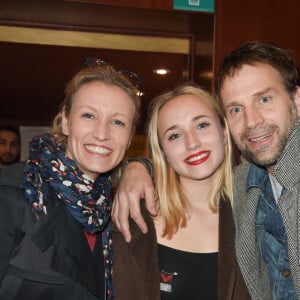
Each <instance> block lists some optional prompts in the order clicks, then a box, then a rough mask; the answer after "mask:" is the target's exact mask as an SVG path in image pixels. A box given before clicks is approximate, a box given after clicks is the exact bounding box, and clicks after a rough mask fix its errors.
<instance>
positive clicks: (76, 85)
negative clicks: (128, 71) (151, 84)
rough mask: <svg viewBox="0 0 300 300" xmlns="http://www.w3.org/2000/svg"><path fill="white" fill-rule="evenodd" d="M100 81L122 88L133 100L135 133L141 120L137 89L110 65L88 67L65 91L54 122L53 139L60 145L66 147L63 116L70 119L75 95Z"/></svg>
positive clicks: (76, 75)
mask: <svg viewBox="0 0 300 300" xmlns="http://www.w3.org/2000/svg"><path fill="white" fill-rule="evenodd" d="M93 81H99V82H102V83H104V84H106V85H111V86H118V87H119V88H121V89H122V90H123V91H124V92H125V93H126V94H127V95H128V96H129V98H130V99H131V100H132V103H133V106H134V109H135V114H134V120H133V126H132V133H134V131H135V126H136V124H137V122H138V120H139V117H140V116H139V109H140V97H139V93H138V90H137V88H136V87H134V86H132V83H131V82H130V81H129V80H128V79H127V78H126V77H125V76H124V75H122V74H121V73H119V72H118V71H117V70H116V69H115V68H114V67H112V66H110V65H103V66H101V67H92V68H89V67H86V68H84V69H82V70H80V71H79V72H78V73H76V74H75V75H74V76H73V78H72V79H71V80H70V81H69V83H68V84H67V87H66V89H65V98H64V100H63V102H62V103H61V106H60V110H59V112H58V114H57V115H56V117H55V118H54V121H53V126H52V130H51V134H52V136H53V139H54V140H55V141H56V142H57V143H59V144H64V145H66V143H67V136H66V135H64V134H63V131H62V115H63V113H64V114H65V116H66V117H69V115H70V111H71V108H72V104H73V96H74V94H75V93H76V92H77V91H78V90H79V89H80V88H81V87H82V86H83V85H84V84H87V83H89V82H93Z"/></svg>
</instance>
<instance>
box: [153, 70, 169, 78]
mask: <svg viewBox="0 0 300 300" xmlns="http://www.w3.org/2000/svg"><path fill="white" fill-rule="evenodd" d="M153 73H155V74H157V75H161V76H164V75H167V74H169V73H171V71H170V70H168V69H164V68H160V69H154V70H153Z"/></svg>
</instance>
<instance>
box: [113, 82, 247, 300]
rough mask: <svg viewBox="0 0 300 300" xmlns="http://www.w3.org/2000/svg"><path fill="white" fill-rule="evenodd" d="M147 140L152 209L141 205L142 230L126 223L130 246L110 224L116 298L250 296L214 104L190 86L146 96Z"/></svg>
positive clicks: (222, 127)
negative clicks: (238, 256)
mask: <svg viewBox="0 0 300 300" xmlns="http://www.w3.org/2000/svg"><path fill="white" fill-rule="evenodd" d="M148 139H149V152H150V157H151V160H152V163H153V171H154V178H153V179H154V183H155V193H156V201H157V202H156V203H157V210H158V215H157V216H156V217H153V218H151V217H149V215H147V213H145V210H144V217H145V218H146V222H147V226H148V229H149V232H148V234H147V235H143V234H142V233H141V232H140V231H139V229H138V228H137V226H136V225H135V224H134V222H132V223H131V230H132V240H131V242H130V243H129V245H127V244H126V243H125V242H124V239H123V237H122V236H121V233H118V232H117V229H115V230H116V233H115V238H114V241H115V261H116V262H118V264H119V263H120V264H122V265H123V267H122V268H121V267H119V268H118V269H116V270H115V273H114V280H115V282H116V284H115V288H116V299H149V300H150V299H152V300H153V299H162V300H175V299H236V300H242V299H249V296H248V292H247V289H246V287H245V285H244V282H243V279H242V277H241V274H240V271H239V269H238V266H237V263H236V259H235V248H234V222H233V216H232V208H231V202H232V165H231V161H232V156H231V143H230V138H229V134H228V130H227V125H226V122H225V119H224V116H223V114H222V112H221V109H220V107H219V105H218V104H217V102H216V101H215V99H214V98H213V97H211V95H210V94H208V93H207V92H205V91H204V90H202V89H201V88H200V87H198V86H195V85H192V84H187V85H182V86H179V87H177V88H175V89H174V90H172V91H169V92H166V93H164V94H162V95H160V96H158V97H156V98H155V99H154V100H153V102H152V106H151V112H150V121H149V127H148ZM125 270H126V271H125ZM126 286H127V287H126ZM129 287H130V288H129Z"/></svg>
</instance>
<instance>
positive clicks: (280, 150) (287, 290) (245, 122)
mask: <svg viewBox="0 0 300 300" xmlns="http://www.w3.org/2000/svg"><path fill="white" fill-rule="evenodd" d="M216 93H217V96H218V99H219V100H220V102H221V103H222V106H223V109H224V111H225V116H226V119H227V122H228V127H229V131H230V133H231V136H232V138H233V140H234V142H235V144H236V145H237V146H238V148H239V150H240V151H241V153H242V157H243V158H244V159H243V161H242V163H241V164H240V165H239V166H238V167H237V169H236V170H235V176H234V178H235V179H234V201H233V203H234V205H233V207H234V217H235V225H236V254H237V260H238V263H239V265H240V268H241V272H242V274H243V277H244V279H245V282H246V284H247V287H248V290H249V292H250V294H251V297H252V299H256V300H261V299H278V300H279V299H289V300H293V299H299V298H300V264H299V257H300V253H299V251H300V239H299V230H300V229H299V223H300V213H299V211H300V203H299V199H300V195H299V191H300V152H299V148H300V144H299V143H300V122H299V115H300V88H299V75H298V70H297V66H296V63H295V60H294V57H293V55H292V53H291V51H289V50H288V49H285V48H282V47H278V46H276V45H274V44H271V43H264V42H256V41H254V42H248V43H245V44H243V45H241V46H240V47H239V48H237V49H235V50H233V51H232V52H231V53H230V54H229V55H228V56H227V57H225V59H224V61H223V64H222V66H221V68H220V71H219V73H218V75H217V78H216ZM129 166H130V167H127V168H126V169H125V173H124V176H122V181H121V184H120V187H121V189H120V190H119V191H118V193H117V194H116V197H115V199H116V200H115V203H114V204H115V207H116V210H115V215H114V218H115V220H116V224H117V225H118V227H119V228H120V230H121V231H122V232H123V233H124V235H125V238H126V240H127V241H128V240H130V230H129V226H128V212H129V210H130V215H131V216H133V217H134V220H136V221H137V224H138V225H139V226H140V227H141V228H142V230H143V232H146V231H147V228H146V225H145V223H144V221H143V219H142V216H141V214H140V213H139V198H140V196H141V197H145V199H146V204H147V207H148V209H150V211H151V212H152V213H153V214H155V213H156V209H155V201H154V197H153V187H151V186H152V183H151V177H150V176H149V174H148V172H147V169H145V168H144V167H143V165H142V164H140V163H138V162H135V163H130V164H129ZM127 172H128V173H127ZM126 173H127V174H126ZM137 173H138V174H139V176H138V177H135V174H137ZM123 177H125V178H123ZM123 179H124V181H123ZM128 195H129V197H127V196H128ZM123 196H125V197H123ZM124 198H125V199H124Z"/></svg>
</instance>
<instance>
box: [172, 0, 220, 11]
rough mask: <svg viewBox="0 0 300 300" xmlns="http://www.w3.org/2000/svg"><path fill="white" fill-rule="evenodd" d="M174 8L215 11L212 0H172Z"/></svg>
mask: <svg viewBox="0 0 300 300" xmlns="http://www.w3.org/2000/svg"><path fill="white" fill-rule="evenodd" d="M173 7H174V9H182V10H195V11H204V12H214V11H215V1H214V0H174V4H173Z"/></svg>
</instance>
